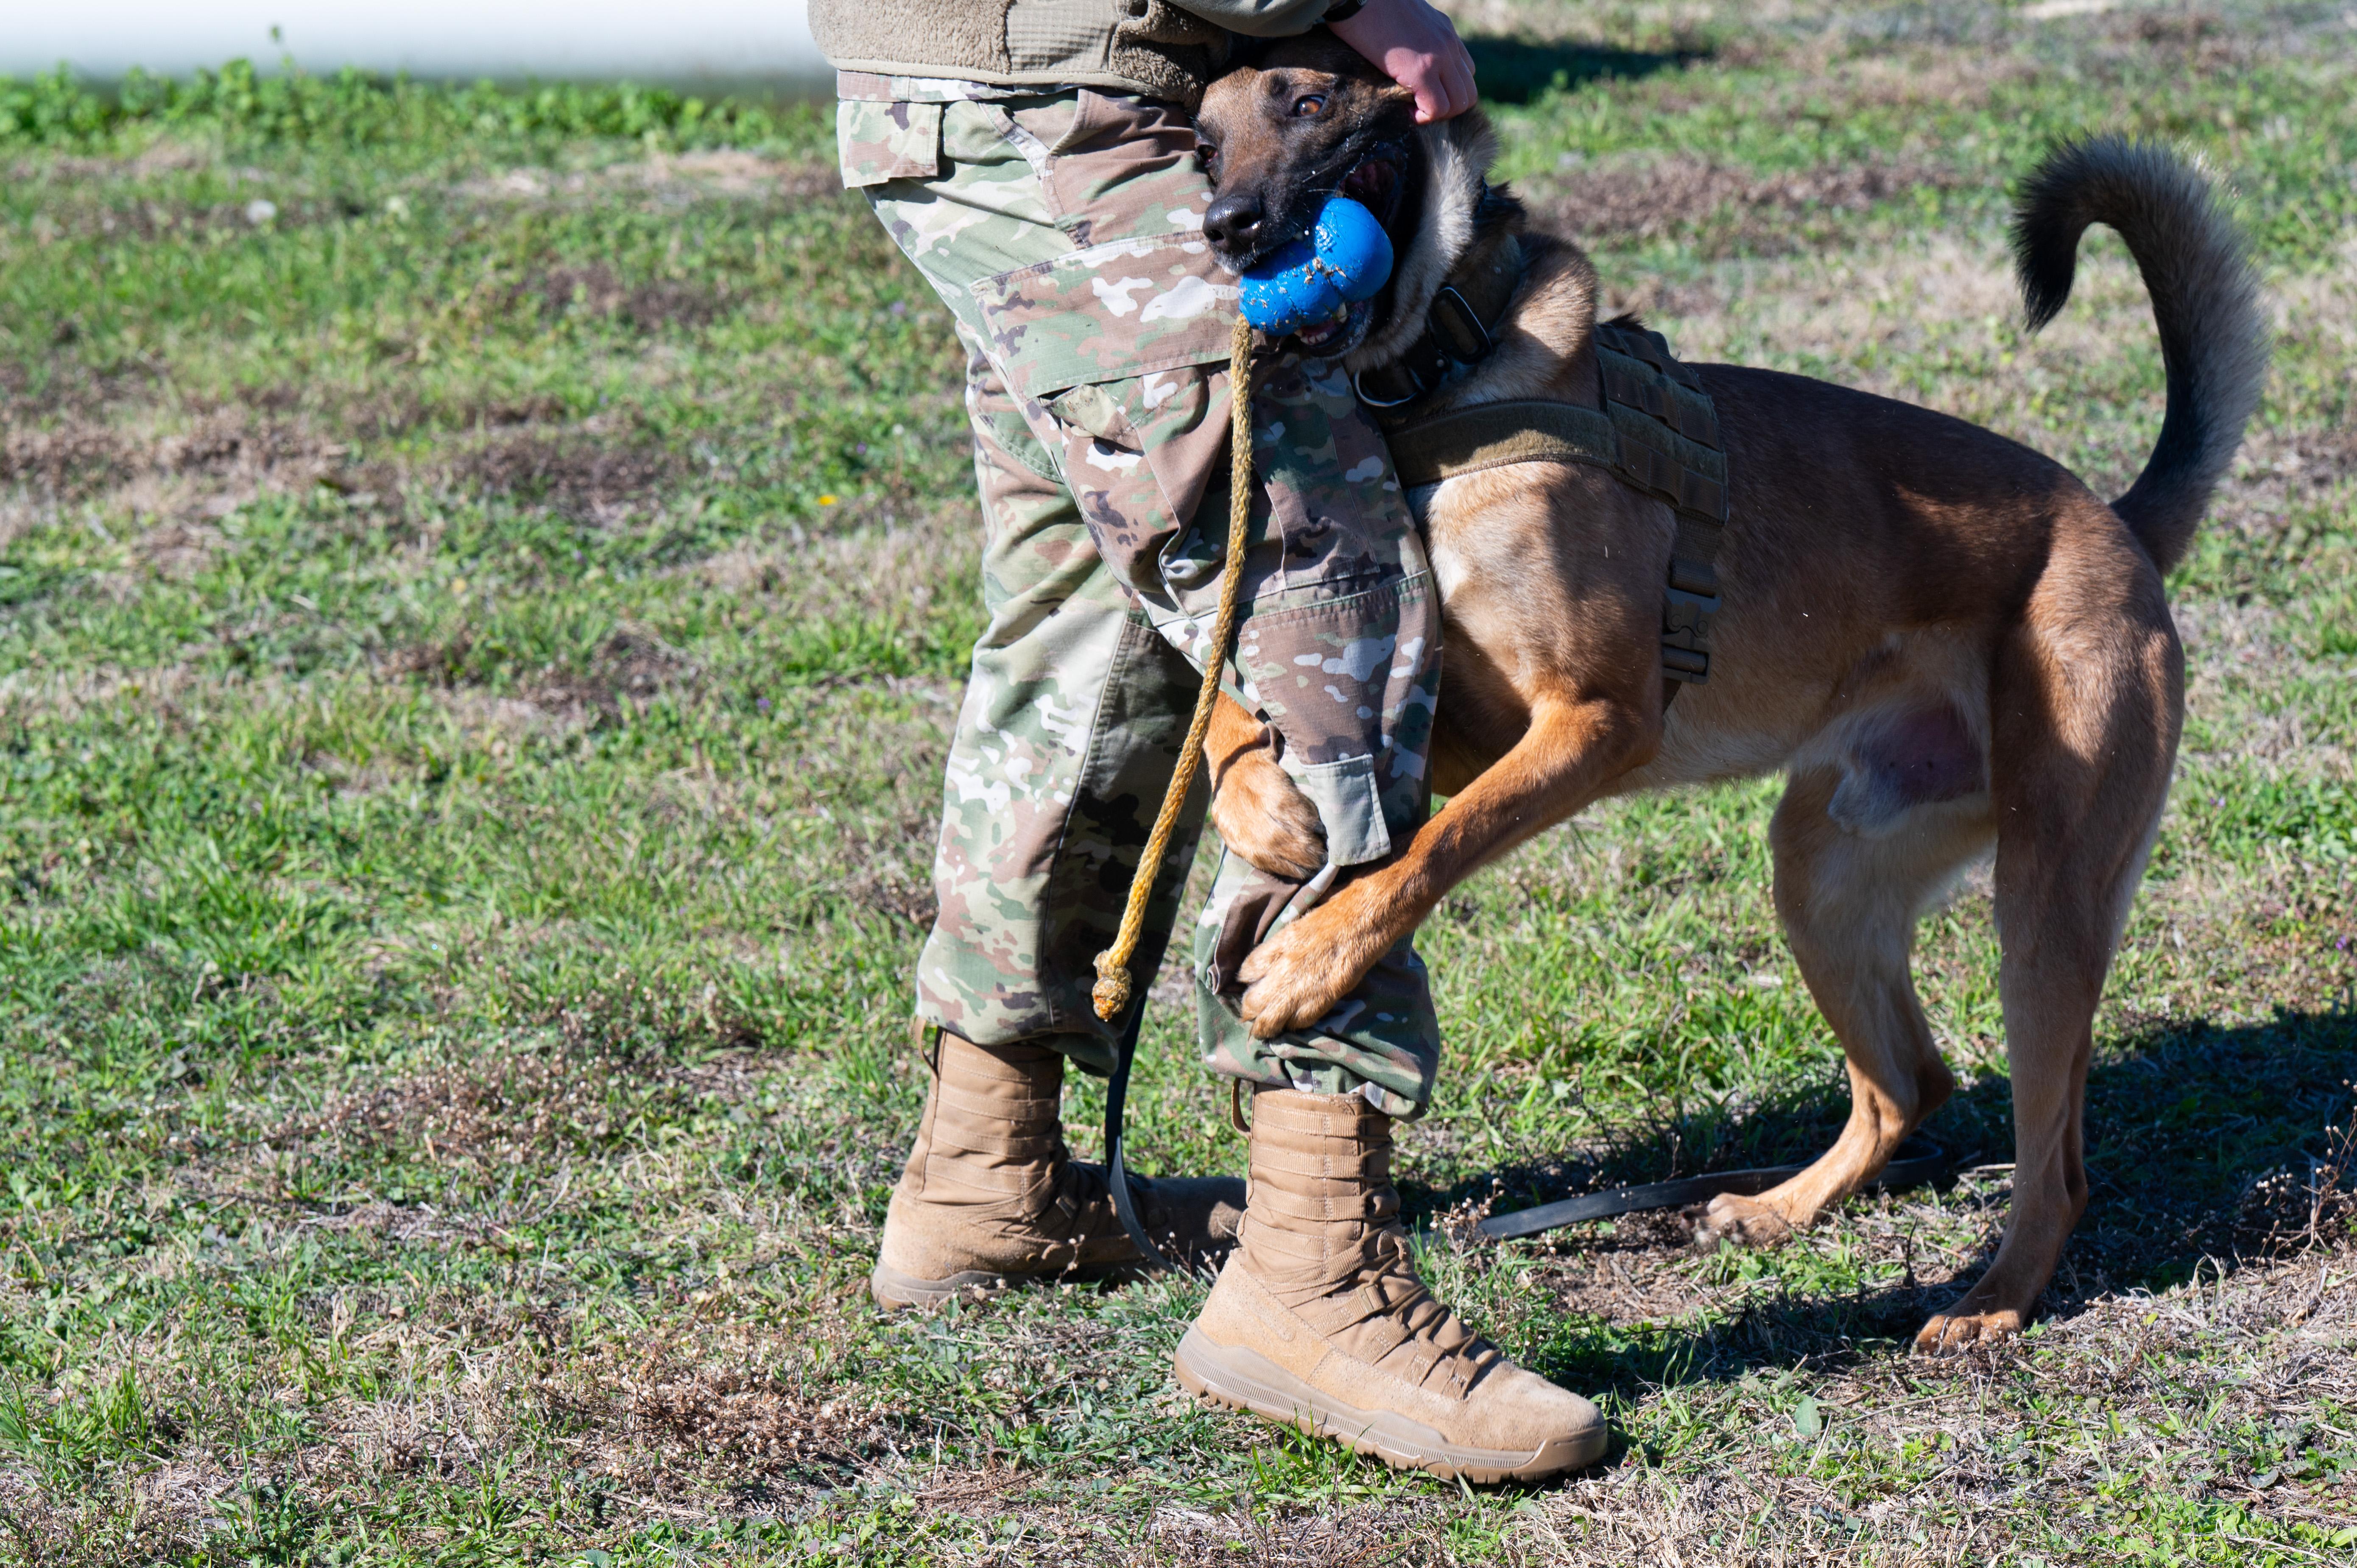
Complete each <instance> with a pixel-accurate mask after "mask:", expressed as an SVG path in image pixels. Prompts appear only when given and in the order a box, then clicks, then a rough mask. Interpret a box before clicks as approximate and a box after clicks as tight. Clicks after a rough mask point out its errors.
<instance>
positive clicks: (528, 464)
mask: <svg viewBox="0 0 2357 1568" xmlns="http://www.w3.org/2000/svg"><path fill="white" fill-rule="evenodd" d="M683 467H684V465H683V463H682V462H681V460H680V457H679V456H678V454H676V453H674V452H673V451H671V450H670V449H669V448H667V447H665V446H663V445H662V443H661V442H659V441H657V440H656V439H654V437H653V436H652V435H650V434H648V433H646V432H644V431H635V432H632V433H630V434H629V435H623V436H621V437H620V438H619V439H617V438H616V437H615V436H613V435H608V434H606V433H604V432H602V431H598V430H595V429H591V428H587V427H576V428H574V429H569V430H560V431H551V430H547V429H544V428H541V427H538V426H531V425H527V426H524V427H522V428H521V429H519V430H518V431H517V432H516V434H514V435H500V436H494V437H493V438H491V439H490V440H488V441H485V442H483V443H482V444H480V445H479V446H476V447H475V448H474V449H473V450H471V451H469V452H467V453H465V454H463V455H462V456H459V457H458V459H457V461H456V462H454V463H453V464H451V466H450V468H449V480H450V483H451V484H453V485H454V486H456V487H457V488H458V489H463V490H473V491H477V492H480V493H484V494H490V495H496V496H504V497H507V498H509V499H513V500H517V501H522V502H524V503H527V504H533V503H537V504H540V505H544V506H546V507H547V508H549V509H550V510H553V511H554V512H556V513H558V514H559V515H560V516H564V517H567V518H571V519H574V520H576V521H589V522H603V521H612V520H614V519H616V518H618V517H619V515H621V514H622V513H624V512H625V511H627V510H629V509H630V507H631V506H632V505H633V504H634V503H636V502H639V501H641V500H644V499H646V498H647V497H648V496H650V495H651V494H652V493H654V492H655V491H656V490H658V489H661V488H662V487H663V486H664V485H666V484H668V483H670V482H671V481H672V480H673V479H675V478H677V477H678V476H679V475H680V473H681V471H682V469H683Z"/></svg>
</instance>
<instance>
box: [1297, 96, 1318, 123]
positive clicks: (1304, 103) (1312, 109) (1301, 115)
mask: <svg viewBox="0 0 2357 1568" xmlns="http://www.w3.org/2000/svg"><path fill="white" fill-rule="evenodd" d="M1325 112H1326V95H1325V94H1324V93H1322V92H1312V93H1309V94H1308V95H1306V96H1304V97H1300V98H1297V99H1295V100H1294V101H1293V117H1294V118H1295V119H1297V120H1307V119H1308V118H1309V117H1310V116H1312V115H1314V114H1323V113H1325Z"/></svg>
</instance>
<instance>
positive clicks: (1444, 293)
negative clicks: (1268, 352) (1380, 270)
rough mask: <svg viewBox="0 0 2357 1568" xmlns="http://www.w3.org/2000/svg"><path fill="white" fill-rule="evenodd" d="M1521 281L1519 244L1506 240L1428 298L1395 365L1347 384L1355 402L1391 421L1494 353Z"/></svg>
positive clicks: (1360, 374) (1514, 240)
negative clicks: (1419, 324)
mask: <svg viewBox="0 0 2357 1568" xmlns="http://www.w3.org/2000/svg"><path fill="white" fill-rule="evenodd" d="M1522 281H1523V246H1522V242H1521V241H1519V240H1517V239H1515V238H1514V237H1513V236H1512V235H1511V234H1510V235H1508V236H1507V237H1506V242H1505V243H1504V244H1502V245H1499V246H1497V247H1495V248H1494V249H1493V250H1492V251H1491V253H1490V259H1489V263H1488V264H1487V265H1486V266H1480V267H1476V268H1473V269H1472V270H1470V271H1469V272H1463V273H1458V274H1451V275H1450V277H1449V278H1448V282H1446V283H1444V284H1442V285H1440V292H1439V293H1437V294H1436V295H1433V296H1432V304H1431V306H1430V307H1429V308H1427V309H1426V312H1425V320H1424V331H1423V333H1422V334H1421V335H1420V336H1419V337H1418V338H1416V340H1415V342H1413V343H1411V344H1409V345H1408V347H1407V349H1406V351H1405V352H1404V353H1402V354H1401V355H1400V357H1399V358H1398V359H1396V360H1391V361H1390V362H1388V363H1386V364H1382V365H1378V366H1376V367H1375V368H1374V369H1372V370H1370V371H1360V372H1359V373H1358V374H1357V375H1356V376H1354V377H1352V378H1351V385H1352V386H1353V387H1354V388H1356V389H1357V391H1358V393H1359V401H1360V402H1361V403H1365V404H1366V405H1367V406H1368V407H1369V408H1372V409H1373V410H1375V411H1376V413H1377V415H1378V417H1383V416H1391V417H1397V416H1398V415H1397V413H1395V412H1394V411H1404V410H1405V409H1407V408H1408V407H1409V406H1410V405H1412V404H1414V403H1416V402H1418V401H1419V400H1421V399H1422V398H1424V397H1425V396H1426V394H1428V393H1430V392H1433V391H1435V390H1436V389H1437V388H1438V387H1439V385H1440V383H1441V382H1442V381H1445V380H1447V379H1448V372H1449V371H1451V370H1452V369H1454V368H1457V367H1459V366H1465V365H1478V364H1480V362H1481V361H1482V360H1486V359H1488V358H1489V357H1490V354H1491V350H1492V349H1496V348H1497V346H1498V339H1497V336H1496V328H1497V326H1498V324H1499V322H1501V321H1502V320H1503V319H1505V315H1506V306H1507V304H1508V302H1510V301H1511V300H1512V298H1513V296H1514V287H1515V285H1517V284H1519V283H1521V282H1522Z"/></svg>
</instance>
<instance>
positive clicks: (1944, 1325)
mask: <svg viewBox="0 0 2357 1568" xmlns="http://www.w3.org/2000/svg"><path fill="white" fill-rule="evenodd" d="M1970 1305H1971V1302H1970V1300H1969V1299H1967V1300H1965V1301H1961V1302H1958V1303H1957V1304H1956V1310H1955V1311H1953V1312H1943V1313H1938V1314H1935V1315H1934V1316H1932V1321H1931V1322H1929V1323H1927V1324H1925V1325H1924V1326H1923V1329H1922V1332H1921V1333H1920V1334H1918V1335H1916V1336H1915V1354H1917V1355H1918V1356H1961V1355H1963V1354H1964V1352H1965V1351H1967V1350H1971V1349H1975V1348H1981V1347H1986V1346H1992V1345H1998V1344H2002V1343H2003V1342H2005V1341H2006V1340H2007V1339H2010V1338H2012V1337H2014V1336H2015V1335H2017V1334H2018V1333H2020V1332H2021V1327H2022V1316H2021V1314H2020V1313H2018V1312H2016V1311H2014V1310H2013V1309H2012V1308H2010V1307H1994V1308H1991V1309H1990V1310H1988V1311H1986V1312H1972V1311H1967V1310H1965V1309H1966V1308H1967V1307H1969V1306H1970Z"/></svg>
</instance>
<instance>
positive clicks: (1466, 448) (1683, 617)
mask: <svg viewBox="0 0 2357 1568" xmlns="http://www.w3.org/2000/svg"><path fill="white" fill-rule="evenodd" d="M1500 249H1501V254H1500V255H1499V256H1498V257H1497V258H1496V259H1495V260H1494V261H1493V263H1492V264H1491V266H1489V267H1488V268H1485V269H1483V270H1482V271H1481V272H1480V273H1477V274H1474V275H1472V276H1471V277H1469V278H1467V279H1465V280H1463V281H1462V282H1460V281H1459V280H1457V279H1451V280H1450V282H1449V283H1448V285H1444V286H1443V287H1442V288H1441V290H1440V292H1439V294H1438V295H1436V296H1435V297H1434V300H1433V303H1432V306H1431V308H1430V310H1429V311H1428V312H1427V319H1426V328H1425V331H1424V333H1423V335H1422V336H1421V337H1420V338H1417V339H1416V341H1415V343H1414V344H1413V345H1411V346H1410V347H1409V349H1407V351H1406V352H1405V353H1404V354H1403V355H1401V356H1400V358H1399V359H1397V360H1394V361H1393V362H1392V363H1390V364H1387V365H1383V366H1381V367H1379V368H1378V369H1376V370H1373V371H1362V372H1361V374H1360V376H1359V378H1358V381H1357V387H1358V392H1359V397H1360V400H1361V402H1363V403H1366V404H1367V405H1368V406H1369V407H1370V408H1371V409H1372V410H1373V411H1374V413H1375V415H1376V418H1377V419H1378V421H1380V422H1381V423H1382V424H1383V426H1384V432H1383V436H1384V440H1385V441H1386V443H1387V444H1388V445H1389V446H1390V447H1391V453H1392V463H1393V466H1394V467H1395V468H1396V469H1397V470H1398V472H1399V478H1400V483H1401V484H1402V485H1403V486H1405V487H1406V488H1407V489H1416V488H1418V487H1419V486H1426V485H1437V484H1439V483H1440V482H1441V481H1442V480H1444V479H1453V478H1457V477H1458V475H1460V474H1475V473H1480V471H1481V470H1482V469H1484V468H1501V467H1506V466H1507V465H1508V464H1512V463H1585V464H1587V465H1589V466H1591V467H1599V468H1604V469H1608V470H1609V471H1610V472H1611V473H1612V475H1613V476H1614V477H1615V478H1619V479H1620V481H1621V482H1622V483H1624V484H1627V485H1631V486H1633V487H1634V488H1636V489H1639V490H1641V491H1643V492H1644V493H1645V494H1647V495H1650V496H1653V497H1655V498H1657V499H1660V500H1663V501H1665V502H1667V503H1668V504H1669V507H1670V509H1671V510H1672V511H1673V512H1674V514H1675V516H1676V518H1677V538H1676V541H1675V542H1674V543H1673V544H1672V545H1671V547H1670V569H1669V580H1668V581H1667V582H1666V583H1665V584H1664V585H1663V603H1662V673H1663V676H1664V677H1666V683H1665V685H1664V686H1663V703H1664V704H1665V705H1666V704H1667V703H1669V702H1670V701H1671V700H1672V699H1674V698H1675V697H1676V696H1677V693H1678V687H1679V686H1680V685H1681V684H1684V685H1695V686H1699V685H1701V684H1703V683H1704V682H1706V681H1708V680H1709V679H1710V628H1711V621H1712V619H1713V618H1715V617H1716V616H1717V613H1718V603H1719V600H1718V573H1717V567H1716V564H1715V563H1716V561H1717V556H1718V546H1719V541H1720V538H1721V536H1722V535H1723V534H1724V533H1725V532H1726V528H1727V453H1726V450H1725V448H1724V447H1723V446H1721V444H1720V440H1719V432H1718V414H1717V410H1716V409H1715V408H1714V407H1713V406H1712V404H1711V401H1710V394H1709V393H1707V392H1704V391H1703V388H1702V378H1700V377H1699V376H1697V375H1695V372H1694V370H1693V368H1692V367H1691V366H1688V365H1684V364H1682V363H1680V362H1679V361H1678V360H1676V359H1675V358H1674V357H1673V356H1672V355H1671V353H1670V349H1669V344H1668V343H1667V342H1666V341H1665V340H1663V337H1662V335H1661V334H1660V333H1658V332H1655V331H1652V329H1650V328H1647V327H1645V326H1644V325H1643V324H1641V322H1639V321H1638V320H1637V319H1636V318H1635V317H1628V316H1624V317H1619V318H1617V319H1615V320H1612V321H1608V322H1605V323H1603V324H1602V325H1601V326H1599V327H1598V328H1596V335H1595V339H1594V341H1595V345H1596V363H1597V371H1598V381H1599V382H1600V386H1599V389H1598V390H1599V391H1600V392H1601V393H1602V402H1603V404H1604V406H1603V407H1602V408H1583V407H1581V406H1580V405H1578V404H1577V403H1556V402H1554V401H1551V400H1547V399H1539V398H1517V399H1512V400H1510V401H1507V402H1501V403H1475V404H1473V405H1471V406H1470V407H1467V408H1458V409H1451V410H1449V411H1448V412H1447V413H1433V414H1420V413H1417V408H1418V406H1419V405H1420V404H1422V403H1424V402H1425V401H1426V399H1427V398H1428V397H1429V396H1430V394H1431V393H1432V392H1435V391H1436V390H1437V389H1438V388H1439V387H1440V385H1441V384H1442V383H1443V382H1444V381H1445V380H1446V378H1447V377H1448V373H1449V371H1451V370H1454V369H1458V368H1462V367H1467V366H1471V365H1474V364H1478V363H1480V361H1481V360H1484V359H1487V358H1488V357H1489V355H1490V353H1491V350H1493V349H1495V348H1496V347H1497V341H1496V338H1494V336H1493V335H1492V330H1493V328H1495V327H1496V325H1497V324H1498V322H1500V321H1501V320H1502V319H1503V318H1504V316H1505V313H1506V306H1507V303H1508V301H1509V300H1510V299H1511V298H1512V294H1513V289H1514V285H1516V284H1518V283H1519V282H1520V281H1521V278H1522V271H1523V266H1522V262H1523V257H1522V247H1521V245H1520V243H1519V242H1513V241H1511V240H1510V241H1509V242H1507V244H1506V245H1504V246H1502V247H1501V248H1500Z"/></svg>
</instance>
